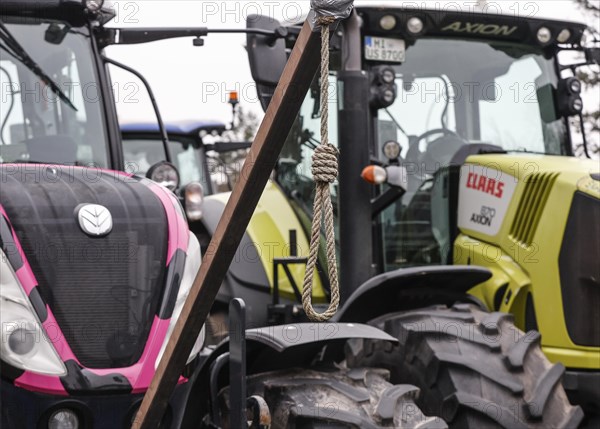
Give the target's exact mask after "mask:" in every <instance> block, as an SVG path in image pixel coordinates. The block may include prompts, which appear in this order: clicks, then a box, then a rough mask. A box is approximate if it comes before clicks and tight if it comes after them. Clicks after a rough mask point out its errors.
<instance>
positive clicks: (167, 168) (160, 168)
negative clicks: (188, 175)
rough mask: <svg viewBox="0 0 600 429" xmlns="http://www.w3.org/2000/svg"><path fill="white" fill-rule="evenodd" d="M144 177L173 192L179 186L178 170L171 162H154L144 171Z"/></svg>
mask: <svg viewBox="0 0 600 429" xmlns="http://www.w3.org/2000/svg"><path fill="white" fill-rule="evenodd" d="M146 178H148V179H150V180H152V181H153V182H156V183H158V184H159V185H162V186H164V187H165V188H167V189H168V190H170V191H172V192H175V190H176V189H177V188H178V187H179V171H177V167H175V166H174V165H173V164H171V163H169V162H166V161H161V162H159V163H157V164H154V165H153V166H152V167H150V169H149V170H148V172H147V173H146Z"/></svg>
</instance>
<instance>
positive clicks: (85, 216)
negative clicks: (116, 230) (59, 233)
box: [75, 204, 113, 237]
mask: <svg viewBox="0 0 600 429" xmlns="http://www.w3.org/2000/svg"><path fill="white" fill-rule="evenodd" d="M75 213H76V215H77V220H78V221H79V226H80V227H81V229H82V231H83V232H85V233H86V234H87V235H89V236H92V237H104V236H105V235H108V234H110V232H111V231H112V228H113V220H112V215H111V214H110V212H109V211H108V209H107V208H106V207H104V206H100V205H97V204H85V205H81V206H79V207H78V208H77V209H76V210H75Z"/></svg>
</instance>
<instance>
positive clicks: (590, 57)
mask: <svg viewBox="0 0 600 429" xmlns="http://www.w3.org/2000/svg"><path fill="white" fill-rule="evenodd" d="M585 59H586V60H587V62H588V64H597V65H600V48H586V50H585Z"/></svg>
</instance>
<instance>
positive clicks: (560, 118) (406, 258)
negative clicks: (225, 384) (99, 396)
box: [202, 2, 600, 428]
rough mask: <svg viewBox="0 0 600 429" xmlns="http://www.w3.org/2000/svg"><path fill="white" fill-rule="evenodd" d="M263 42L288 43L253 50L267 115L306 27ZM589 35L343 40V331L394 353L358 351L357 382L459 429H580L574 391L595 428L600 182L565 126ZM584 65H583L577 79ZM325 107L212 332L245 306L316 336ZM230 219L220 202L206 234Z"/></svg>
mask: <svg viewBox="0 0 600 429" xmlns="http://www.w3.org/2000/svg"><path fill="white" fill-rule="evenodd" d="M248 28H249V29H253V28H261V29H276V30H277V31H278V32H280V33H282V34H285V33H286V32H287V36H286V37H285V38H283V39H281V40H278V41H276V42H274V41H273V40H272V39H268V38H267V37H264V36H261V35H260V34H249V35H248V43H247V46H248V52H249V60H250V66H251V69H252V73H253V77H254V79H255V80H256V83H257V89H258V93H259V96H260V98H261V101H262V103H263V106H264V107H265V108H266V107H267V106H268V104H269V102H270V100H271V97H272V96H273V93H274V89H275V85H276V84H277V82H278V80H279V78H280V75H281V70H282V68H283V66H284V65H285V62H286V59H287V55H288V54H289V50H290V49H291V48H292V47H293V46H294V43H295V41H296V38H297V35H298V33H299V31H300V27H298V26H288V27H285V30H284V31H283V30H281V27H280V24H279V23H278V22H276V21H274V20H273V19H272V18H271V17H260V16H252V17H250V18H249V19H248ZM589 31H590V29H588V28H587V27H586V26H585V25H583V24H578V23H573V22H566V21H559V20H549V19H539V18H533V17H531V18H527V17H516V16H514V15H510V16H507V15H500V14H488V13H483V12H481V13H476V12H473V11H470V12H469V13H460V12H456V11H451V10H448V11H442V10H439V9H431V10H427V9H410V8H400V7H398V8H394V7H389V6H382V7H377V5H375V4H373V3H367V2H365V3H362V4H360V5H357V7H356V11H355V13H354V14H353V16H352V17H351V18H350V19H348V20H346V21H344V22H343V23H341V24H340V25H339V27H338V28H337V30H336V32H335V33H334V35H333V38H332V41H331V46H332V49H331V61H332V64H333V65H334V66H333V70H332V72H331V76H330V78H331V80H332V81H333V82H334V84H332V85H331V86H332V88H336V91H335V93H334V95H332V96H331V98H330V100H329V102H330V106H331V108H330V110H331V111H332V113H331V119H330V136H332V137H330V138H331V139H332V141H333V143H334V144H336V145H337V146H338V148H339V150H340V175H339V183H338V184H336V185H335V186H333V187H332V198H334V200H335V203H336V204H334V210H336V218H337V223H336V228H337V239H338V243H337V244H338V252H339V255H340V262H339V264H340V279H341V281H340V287H341V293H342V297H343V299H344V305H343V306H342V308H341V310H340V312H339V314H338V315H337V316H336V318H335V319H334V320H336V321H338V322H340V321H344V322H350V321H352V322H363V323H370V324H372V325H374V326H378V327H380V328H382V329H384V330H385V331H386V332H388V333H390V334H391V335H393V336H395V337H396V338H398V340H399V343H398V344H397V345H395V346H391V345H390V344H389V343H388V344H386V343H381V342H377V341H371V340H361V339H359V340H353V341H350V342H349V343H348V345H347V348H346V352H347V355H346V357H347V360H348V364H350V365H353V364H356V365H377V366H383V367H385V368H387V369H389V370H390V371H391V373H392V380H393V381H394V382H410V383H413V384H415V385H417V386H419V387H420V388H421V389H422V394H421V396H420V399H419V402H418V403H419V405H420V406H421V407H422V408H423V409H424V410H425V411H426V412H427V413H430V414H433V415H437V416H441V417H443V418H444V419H445V420H446V421H447V422H448V423H449V425H450V426H451V427H457V428H459V427H460V428H462V427H471V428H479V427H507V428H508V427H528V426H532V427H535V426H539V427H550V426H551V427H576V426H577V425H578V424H579V422H580V421H581V414H580V412H579V411H575V410H574V409H571V408H569V407H568V406H567V405H565V404H566V397H565V395H564V390H563V387H562V385H561V381H562V382H563V383H564V388H565V389H566V391H567V393H568V397H569V398H570V400H571V401H572V402H574V403H577V404H580V405H581V406H583V407H584V408H585V410H586V411H587V420H586V422H587V424H589V425H590V426H593V425H594V424H595V423H594V422H595V420H594V419H597V417H596V416H597V413H598V411H599V410H600V391H599V390H598V386H600V383H599V374H600V373H599V371H598V370H600V329H599V327H600V320H599V319H598V317H599V313H598V311H597V309H598V302H599V299H600V296H599V294H598V292H599V291H600V289H599V288H598V278H600V277H599V276H600V272H599V270H600V267H599V264H598V260H600V257H599V256H600V255H599V250H600V236H599V234H600V231H599V224H598V222H597V221H596V220H597V219H598V216H599V215H600V213H599V211H600V204H599V201H598V199H599V197H600V180H599V179H600V175H599V172H600V166H599V165H598V162H597V161H592V160H589V159H579V158H576V157H575V156H574V151H573V146H574V142H573V141H572V133H571V128H572V127H573V124H572V122H571V121H570V120H571V119H572V118H575V119H577V118H578V117H581V113H582V110H583V102H582V98H581V91H582V85H581V82H579V81H578V80H577V79H576V78H575V77H574V76H575V75H576V73H577V70H578V69H579V68H580V67H586V66H593V67H597V65H598V62H599V57H598V55H599V51H598V48H597V46H593V45H592V46H584V36H585V35H587V33H588V32H589ZM593 38H594V36H592V39H593ZM588 40H590V37H588ZM572 51H575V52H577V53H579V55H580V60H578V62H576V63H562V62H561V61H560V58H563V54H564V53H566V52H572ZM595 70H597V69H595ZM319 97H320V91H319V82H318V79H317V78H316V79H315V82H314V84H313V90H312V91H310V94H309V95H308V96H307V98H306V100H305V102H304V104H303V106H302V108H301V112H300V115H299V116H298V118H297V121H296V124H295V126H294V128H293V129H292V131H291V133H290V135H289V137H288V140H287V142H286V144H285V146H284V149H283V152H282V155H281V159H280V161H279V164H278V167H277V170H276V175H275V180H274V181H273V183H271V184H270V185H269V186H268V187H267V189H266V190H265V194H264V195H263V199H262V200H261V203H259V207H258V211H257V212H256V215H255V217H254V219H253V220H252V221H251V224H250V227H249V228H248V230H247V235H246V238H245V240H246V241H245V242H244V243H245V246H243V247H241V248H240V252H242V251H243V252H245V254H248V248H249V247H250V248H252V245H254V247H255V248H256V249H255V250H256V251H255V252H254V253H253V254H252V256H253V257H246V258H244V257H243V256H242V257H240V258H238V259H236V260H234V262H233V263H232V266H231V268H230V272H229V274H228V277H227V279H226V281H225V283H224V285H223V287H222V289H221V295H220V301H218V302H217V304H216V305H215V308H214V315H215V319H216V320H217V321H224V320H226V317H225V316H224V314H225V313H226V307H225V303H226V302H227V300H228V299H230V298H231V297H234V296H242V297H244V299H245V300H246V301H247V302H249V303H250V307H251V308H252V311H250V312H249V313H250V314H249V323H251V324H255V325H256V326H260V325H262V324H264V323H265V322H266V323H278V322H279V323H281V322H293V321H298V320H302V318H303V314H302V311H301V306H300V294H301V291H300V290H299V288H298V285H299V284H301V281H302V271H301V270H300V272H296V271H294V270H295V269H296V268H297V267H298V266H299V265H300V266H302V264H303V263H305V262H306V256H307V255H308V247H307V237H309V235H310V223H311V220H312V210H313V209H312V201H313V196H314V192H313V190H314V183H313V180H312V175H311V158H312V156H313V154H314V150H315V148H316V147H317V145H318V144H319V143H320V142H319V140H318V136H319V129H320V111H319V106H320V99H319ZM582 128H584V127H582ZM583 137H584V149H585V152H586V153H587V152H588V148H587V141H585V140H586V139H585V138H586V136H585V130H584V136H583ZM278 193H281V194H283V195H285V197H286V199H287V201H288V204H289V208H291V209H292V211H293V212H294V213H295V218H292V219H291V220H290V217H289V215H287V213H288V212H289V209H288V208H287V207H284V206H283V205H281V203H280V201H281V198H282V197H281V196H280V195H278ZM226 199H227V196H223V195H217V196H211V197H208V198H207V199H206V201H205V205H204V207H205V212H204V213H205V218H204V219H203V221H202V222H203V223H204V226H205V229H206V232H205V233H206V234H209V235H210V234H211V233H212V232H214V230H215V227H216V219H217V218H218V216H215V215H214V214H213V211H214V210H218V212H219V213H221V212H222V211H223V207H224V204H225V201H226ZM269 199H271V201H269ZM219 206H220V207H221V208H220V209H218V207H219ZM275 207H276V209H275ZM288 230H289V233H288ZM273 231H276V234H274V233H273ZM263 234H264V235H263ZM287 235H289V239H287V241H285V238H286V236H287ZM274 240H275V242H276V243H277V240H283V241H280V242H279V243H278V246H275V245H274V244H273V241H274ZM267 243H269V244H267ZM301 243H302V244H301ZM273 249H280V250H279V252H280V253H281V254H278V253H277V252H278V251H277V250H276V251H275V254H274V252H273V251H272V250H273ZM323 259H324V258H323V257H321V258H320V260H321V261H323ZM257 260H258V261H259V262H257ZM318 272H319V281H320V284H319V286H318V287H317V288H316V289H315V296H314V299H315V300H323V299H324V298H325V299H326V298H327V295H328V293H329V290H328V287H329V284H328V279H327V274H326V270H325V269H322V266H321V267H320V269H319V270H318ZM290 301H291V303H290ZM265 302H266V303H269V305H268V307H267V306H266V305H265V304H264V303H265ZM261 303H262V304H261ZM265 307H266V310H265ZM217 324H218V323H217ZM224 325H225V324H224ZM225 326H226V325H225ZM521 331H525V332H527V334H523V333H522V332H521ZM550 362H552V363H550ZM565 368H566V370H565ZM561 404H562V405H561ZM563 407H566V408H563Z"/></svg>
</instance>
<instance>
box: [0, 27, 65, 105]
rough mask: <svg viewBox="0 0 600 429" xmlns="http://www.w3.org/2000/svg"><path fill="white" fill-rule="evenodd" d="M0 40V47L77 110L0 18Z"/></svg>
mask: <svg viewBox="0 0 600 429" xmlns="http://www.w3.org/2000/svg"><path fill="white" fill-rule="evenodd" d="M0 40H1V41H2V42H4V43H0V48H2V49H4V50H5V51H6V52H7V53H8V54H9V55H10V56H12V57H14V58H16V59H17V60H18V61H20V62H21V63H22V64H23V65H24V66H25V67H27V68H28V69H29V70H31V72H32V73H34V74H35V75H36V76H37V77H38V78H40V79H41V80H42V82H44V84H46V85H47V86H48V87H50V89H51V90H52V92H54V94H55V95H57V96H58V98H60V99H61V100H62V101H63V102H64V103H65V104H66V105H67V106H69V107H70V108H71V109H73V110H75V111H76V112H77V108H76V107H75V105H74V104H73V103H72V102H71V100H69V97H67V96H66V94H65V93H64V92H63V91H62V89H60V87H59V86H58V85H57V84H56V83H55V82H54V81H53V80H52V78H51V77H50V76H48V75H47V74H46V73H45V72H44V70H42V68H41V67H40V66H39V65H38V64H37V63H36V62H35V61H34V60H33V58H31V57H30V56H29V54H28V53H27V51H26V50H25V49H24V48H23V47H22V46H21V45H20V43H19V42H18V41H17V39H15V38H14V36H13V35H12V34H11V33H10V31H8V28H6V26H5V25H4V23H3V22H2V20H0Z"/></svg>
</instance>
